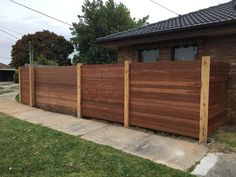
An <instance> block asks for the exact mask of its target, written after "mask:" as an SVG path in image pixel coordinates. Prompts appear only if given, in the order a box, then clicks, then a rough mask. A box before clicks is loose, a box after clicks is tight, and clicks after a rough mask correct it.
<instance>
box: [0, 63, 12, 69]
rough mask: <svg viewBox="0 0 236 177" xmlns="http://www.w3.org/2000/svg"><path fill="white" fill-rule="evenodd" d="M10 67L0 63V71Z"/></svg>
mask: <svg viewBox="0 0 236 177" xmlns="http://www.w3.org/2000/svg"><path fill="white" fill-rule="evenodd" d="M9 68H10V66H9V65H5V64H3V63H0V69H9Z"/></svg>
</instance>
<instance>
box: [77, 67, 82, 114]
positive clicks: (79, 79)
mask: <svg viewBox="0 0 236 177" xmlns="http://www.w3.org/2000/svg"><path fill="white" fill-rule="evenodd" d="M81 69H82V64H81V63H78V64H77V117H78V118H81V117H82V115H81V75H82V72H81Z"/></svg>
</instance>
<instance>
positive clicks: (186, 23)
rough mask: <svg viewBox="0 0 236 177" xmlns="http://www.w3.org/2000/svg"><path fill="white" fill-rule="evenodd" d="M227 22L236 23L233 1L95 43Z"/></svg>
mask: <svg viewBox="0 0 236 177" xmlns="http://www.w3.org/2000/svg"><path fill="white" fill-rule="evenodd" d="M234 2H235V0H234ZM228 22H236V10H235V8H234V6H233V1H230V2H227V3H224V4H220V5H217V6H214V7H209V8H206V9H202V10H199V11H196V12H191V13H188V14H185V15H181V16H178V17H175V18H171V19H168V20H164V21H160V22H157V23H153V24H150V25H146V26H143V27H139V28H135V29H131V30H128V31H124V32H119V33H116V34H112V35H109V36H105V37H101V38H97V42H98V43H105V42H111V41H117V40H125V39H131V38H136V37H142V36H149V35H154V34H158V33H163V32H169V31H178V30H183V29H190V28H193V27H203V26H211V25H217V24H222V23H223V24H224V23H228Z"/></svg>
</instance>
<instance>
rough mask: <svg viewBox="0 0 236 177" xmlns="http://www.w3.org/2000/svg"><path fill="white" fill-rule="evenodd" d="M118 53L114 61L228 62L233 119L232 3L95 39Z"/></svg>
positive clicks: (235, 28)
mask: <svg viewBox="0 0 236 177" xmlns="http://www.w3.org/2000/svg"><path fill="white" fill-rule="evenodd" d="M97 44H98V45H99V46H101V47H105V48H112V49H116V50H117V51H118V62H123V60H124V59H125V60H132V62H156V61H157V62H158V61H161V60H174V61H179V60H197V59H199V58H202V56H211V58H212V59H213V60H224V61H227V62H229V63H230V84H229V108H228V114H229V116H230V117H234V118H235V117H236V0H232V1H230V2H228V3H224V4H220V5H217V6H214V7H210V8H206V9H202V10H199V11H196V12H192V13H189V14H186V15H181V16H178V17H175V18H171V19H168V20H165V21H160V22H157V23H154V24H150V25H147V26H143V27H140V28H136V29H131V30H128V31H124V32H119V33H116V34H112V35H109V36H105V37H101V38H98V39H97Z"/></svg>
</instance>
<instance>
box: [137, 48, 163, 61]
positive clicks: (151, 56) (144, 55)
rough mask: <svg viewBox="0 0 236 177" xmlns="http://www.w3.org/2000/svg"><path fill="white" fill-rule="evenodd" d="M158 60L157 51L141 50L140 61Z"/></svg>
mask: <svg viewBox="0 0 236 177" xmlns="http://www.w3.org/2000/svg"><path fill="white" fill-rule="evenodd" d="M158 60H159V50H158V49H152V50H143V51H141V56H140V61H142V62H156V61H158Z"/></svg>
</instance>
